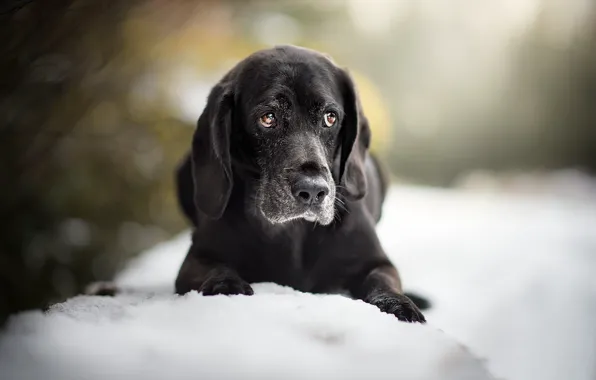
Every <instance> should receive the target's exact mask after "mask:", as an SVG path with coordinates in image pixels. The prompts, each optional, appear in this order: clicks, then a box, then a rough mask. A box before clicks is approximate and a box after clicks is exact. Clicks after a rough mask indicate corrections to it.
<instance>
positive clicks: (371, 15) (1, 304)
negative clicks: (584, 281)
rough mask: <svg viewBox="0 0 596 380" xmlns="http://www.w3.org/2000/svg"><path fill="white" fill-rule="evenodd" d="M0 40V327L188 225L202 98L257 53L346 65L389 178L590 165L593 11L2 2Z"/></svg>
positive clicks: (558, 4) (513, 4) (447, 178)
mask: <svg viewBox="0 0 596 380" xmlns="http://www.w3.org/2000/svg"><path fill="white" fill-rule="evenodd" d="M0 33H1V35H0V38H1V39H2V41H3V43H2V45H1V47H0V49H1V51H0V81H1V86H0V91H1V95H0V181H1V184H2V185H1V186H0V216H1V218H2V222H1V223H2V224H1V226H0V288H1V289H2V291H1V294H0V297H1V298H0V321H1V320H3V319H4V318H5V317H6V316H7V315H8V314H9V313H12V312H15V311H18V310H24V309H30V308H39V307H43V306H45V305H47V304H48V303H52V302H56V301H60V300H63V299H64V298H66V297H70V296H72V295H74V294H77V293H78V292H81V291H82V290H83V289H84V287H85V286H86V285H87V284H88V283H90V282H92V281H97V280H109V279H110V278H112V277H113V276H114V275H115V273H117V271H118V270H119V269H121V268H122V267H123V265H124V264H125V263H126V262H127V260H129V259H130V258H131V257H133V256H135V255H136V254H138V253H139V252H141V251H143V250H144V249H147V248H148V247H151V246H152V245H154V244H155V243H157V242H159V241H163V240H165V239H167V238H168V237H170V236H172V235H173V234H175V233H177V232H179V231H181V230H182V229H184V228H186V227H187V225H186V222H185V220H184V219H183V218H182V215H181V213H180V211H179V209H178V205H177V203H176V199H175V196H174V188H173V173H174V169H175V167H176V165H177V163H178V162H179V160H180V159H181V158H182V156H183V155H184V153H185V152H186V150H187V149H188V147H189V146H190V137H191V135H192V132H193V129H194V126H195V121H196V119H197V118H198V115H199V114H200V112H201V110H202V107H203V106H204V102H205V98H206V96H207V94H208V92H209V89H210V87H211V86H212V85H213V84H214V83H215V82H216V80H217V79H218V78H219V77H220V76H221V75H222V74H223V73H224V72H225V71H226V70H227V69H228V68H229V67H231V66H232V65H233V64H235V63H236V62H237V61H238V60H240V59H242V58H244V57H245V56H247V55H248V54H250V53H252V52H253V51H255V50H258V49H260V48H264V47H268V46H271V45H273V44H278V43H291V44H297V45H302V46H307V47H311V48H314V49H318V50H322V51H325V52H327V53H329V54H331V55H332V56H333V57H334V58H335V59H336V61H337V62H338V63H339V64H340V65H342V66H347V67H349V68H350V71H351V72H352V74H353V75H354V77H355V80H356V83H357V85H358V87H359V90H360V93H361V96H362V100H363V104H364V110H365V113H366V114H367V115H368V116H369V118H370V121H371V124H372V129H373V149H374V150H375V152H376V153H378V154H379V155H381V156H382V157H383V159H384V160H385V162H386V163H387V165H388V166H389V167H390V168H391V170H392V173H393V175H394V177H395V179H400V180H402V181H413V182H418V183H424V184H428V185H433V186H455V185H458V184H461V183H462V182H465V178H466V176H467V175H468V174H469V173H472V172H474V171H477V170H483V171H485V172H489V173H492V175H495V176H498V175H500V173H510V172H532V173H546V172H549V171H552V170H556V169H569V168H572V169H577V170H581V171H584V172H587V173H593V172H594V171H595V169H596V12H595V6H594V4H593V3H592V2H591V1H590V0H569V1H566V0H506V1H502V2H491V1H489V0H482V1H480V0H456V1H437V2H418V1H416V0H395V1H391V0H387V1H383V0H378V1H365V0H345V1H343V0H329V1H326V0H280V1H257V0H237V1H233V0H209V1H205V0H193V1H191V0H128V1H109V0H70V1H67V0H46V1H41V0H37V1H36V0H32V1H17V0H13V1H6V0H5V1H4V2H2V3H1V5H0Z"/></svg>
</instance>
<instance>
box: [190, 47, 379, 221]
mask: <svg viewBox="0 0 596 380" xmlns="http://www.w3.org/2000/svg"><path fill="white" fill-rule="evenodd" d="M359 110H360V104H359V101H358V97H357V94H356V90H355V88H354V84H353V82H352V80H351V78H350V76H349V75H348V73H347V72H346V71H345V70H343V69H341V68H339V67H337V66H336V65H335V64H334V63H333V62H332V61H331V60H330V59H329V58H328V57H327V56H325V55H323V54H320V53H317V52H315V51H312V50H309V49H305V48H299V47H293V46H279V47H275V48H272V49H267V50H262V51H259V52H257V53H254V54H253V55H251V56H249V57H248V58H246V59H245V60H243V61H242V62H240V63H239V64H238V65H236V66H235V67H234V68H233V69H232V70H230V72H228V73H227V74H226V75H225V76H224V77H223V78H222V80H221V81H220V82H219V83H218V84H217V85H216V86H215V87H214V88H213V89H212V91H211V93H210V94H209V97H208V99H207V106H206V107H205V110H204V111H203V113H202V115H201V116H200V118H199V121H198V127H197V130H196V132H195V135H194V138H193V145H192V166H193V178H194V181H195V194H194V199H195V204H196V206H197V207H198V209H199V210H200V211H202V212H203V213H205V214H207V215H208V216H210V217H212V218H219V217H221V216H222V214H223V212H224V210H225V208H226V206H227V203H228V200H229V198H230V194H231V192H232V187H233V186H234V180H235V179H236V181H237V182H238V179H239V178H242V179H243V180H242V183H241V184H236V185H237V186H244V190H245V193H246V194H247V196H248V203H247V204H248V205H249V209H250V210H251V211H254V212H256V214H257V215H260V216H262V217H264V218H265V219H266V220H267V221H269V222H270V223H274V224H277V223H284V222H287V221H290V220H294V219H300V218H302V219H305V220H308V221H316V222H317V223H319V224H322V225H327V224H329V223H331V222H332V221H333V219H334V215H335V204H336V203H335V201H336V199H338V196H339V195H341V196H343V197H345V198H347V199H352V200H357V199H360V198H362V197H363V196H364V194H365V191H366V177H365V174H364V164H363V160H364V155H365V151H366V149H367V148H368V144H369V130H368V126H367V123H366V120H365V118H364V116H363V115H362V114H361V113H360V111H359Z"/></svg>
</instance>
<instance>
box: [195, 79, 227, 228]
mask: <svg viewBox="0 0 596 380" xmlns="http://www.w3.org/2000/svg"><path fill="white" fill-rule="evenodd" d="M232 108H233V95H232V94H231V92H229V91H228V90H227V86H226V85H225V84H222V83H220V84H217V85H216V86H215V87H214V88H213V89H212V90H211V93H210V94H209V97H208V98H207V106H206V107H205V109H204V110H203V113H202V114H201V116H200V117H199V121H198V123H197V129H196V130H195V133H194V136H193V140H192V152H191V159H192V177H193V181H194V203H195V206H196V207H197V208H198V209H199V210H200V211H201V212H203V213H204V214H206V215H207V216H209V217H211V218H214V219H218V218H220V217H221V216H222V215H223V213H224V210H225V209H226V206H227V204H228V200H229V198H230V194H231V192H232V185H233V182H232V181H233V178H232V166H231V158H230V133H231V132H230V131H231V129H232Z"/></svg>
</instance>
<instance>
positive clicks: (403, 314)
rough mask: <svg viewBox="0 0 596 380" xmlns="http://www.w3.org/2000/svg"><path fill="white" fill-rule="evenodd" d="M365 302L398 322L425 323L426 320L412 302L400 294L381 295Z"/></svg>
mask: <svg viewBox="0 0 596 380" xmlns="http://www.w3.org/2000/svg"><path fill="white" fill-rule="evenodd" d="M366 302H368V303H370V304H372V305H375V306H376V307H378V308H379V309H381V311H382V312H385V313H389V314H393V315H395V316H396V317H397V319H399V320H400V321H404V322H418V323H426V318H424V315H422V313H421V312H420V310H419V309H418V307H416V305H415V304H414V302H412V301H411V300H410V299H409V298H408V297H406V296H404V295H402V294H394V293H382V294H378V295H375V296H374V297H370V299H367V300H366Z"/></svg>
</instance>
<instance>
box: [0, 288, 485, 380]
mask: <svg viewBox="0 0 596 380" xmlns="http://www.w3.org/2000/svg"><path fill="white" fill-rule="evenodd" d="M254 289H255V295H254V296H252V297H246V296H235V297H226V296H214V297H203V296H201V295H199V294H197V293H190V294H187V295H186V296H183V297H176V296H171V295H164V294H155V293H146V294H144V295H140V294H134V295H131V294H128V295H122V296H118V297H115V298H111V297H89V296H80V297H76V298H73V299H71V300H69V301H67V302H66V303H63V304H59V305H56V306H54V307H53V308H52V309H51V310H50V311H49V313H48V314H47V315H45V316H44V315H42V314H41V313H26V314H22V315H20V316H18V317H17V318H15V319H14V320H13V321H12V324H11V325H10V327H9V331H8V333H7V334H6V335H5V336H4V338H3V340H2V341H1V342H0V378H2V379H4V380H10V379H15V380H17V379H18V380H21V379H44V380H69V379H73V380H74V379H102V380H105V379H127V380H128V379H144V380H150V379H156V380H157V379H159V380H162V379H272V380H274V379H275V380H279V379H428V380H431V379H437V380H438V379H442V380H443V379H454V380H455V379H457V380H465V379H470V380H472V379H474V380H482V379H489V378H490V377H489V376H488V374H487V373H486V371H485V370H484V369H483V366H482V363H481V362H480V361H478V360H476V359H474V358H473V357H472V356H471V355H470V354H469V353H468V352H467V351H466V350H465V349H464V348H463V347H462V346H460V345H458V344H457V343H456V342H455V341H454V340H453V339H451V338H448V337H447V336H446V335H444V334H443V333H441V332H439V331H437V330H436V329H433V328H432V327H425V326H422V325H412V324H406V323H402V322H398V321H397V320H396V319H395V318H394V317H393V316H390V315H388V314H383V313H380V312H379V311H378V310H377V309H376V308H375V307H373V306H371V305H367V304H365V303H363V302H360V301H352V300H349V299H347V298H345V297H342V296H338V295H325V296H316V295H311V294H305V293H299V292H296V291H293V290H291V289H288V288H282V287H280V286H277V285H274V284H258V285H256V286H255V288H254Z"/></svg>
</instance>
